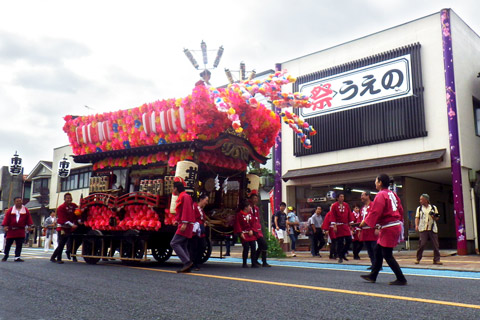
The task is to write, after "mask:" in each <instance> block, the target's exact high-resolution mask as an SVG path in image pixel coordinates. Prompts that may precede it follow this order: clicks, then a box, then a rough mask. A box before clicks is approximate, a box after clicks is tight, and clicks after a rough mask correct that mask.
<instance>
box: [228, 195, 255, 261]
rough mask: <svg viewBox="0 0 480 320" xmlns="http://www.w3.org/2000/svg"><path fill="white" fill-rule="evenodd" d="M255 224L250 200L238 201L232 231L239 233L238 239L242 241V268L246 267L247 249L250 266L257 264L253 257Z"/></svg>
mask: <svg viewBox="0 0 480 320" xmlns="http://www.w3.org/2000/svg"><path fill="white" fill-rule="evenodd" d="M254 230H255V225H254V221H253V216H252V208H251V206H250V202H248V201H247V200H243V201H242V202H241V203H240V210H239V211H238V212H237V214H236V216H235V225H234V228H233V231H234V232H235V233H236V234H239V235H240V240H241V241H242V246H243V251H242V259H243V264H242V268H247V258H248V251H249V250H250V260H251V262H252V268H258V264H255V263H254V258H255V241H257V237H256V236H255V233H254Z"/></svg>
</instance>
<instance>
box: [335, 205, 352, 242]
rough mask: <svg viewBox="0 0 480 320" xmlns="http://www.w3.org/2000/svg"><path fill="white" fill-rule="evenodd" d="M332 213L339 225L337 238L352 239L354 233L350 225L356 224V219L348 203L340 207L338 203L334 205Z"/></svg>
mask: <svg viewBox="0 0 480 320" xmlns="http://www.w3.org/2000/svg"><path fill="white" fill-rule="evenodd" d="M331 211H332V214H333V218H332V219H333V222H335V224H336V225H337V238H340V237H347V236H348V237H351V236H352V232H351V231H350V226H349V223H350V222H354V221H355V218H354V217H353V214H352V211H351V210H350V207H349V206H348V203H346V202H343V204H342V205H340V203H338V201H337V202H335V203H334V204H332V208H331Z"/></svg>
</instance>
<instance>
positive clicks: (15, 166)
mask: <svg viewBox="0 0 480 320" xmlns="http://www.w3.org/2000/svg"><path fill="white" fill-rule="evenodd" d="M9 171H10V174H11V175H12V176H18V175H19V174H20V173H22V158H20V157H19V156H18V154H17V151H15V154H14V155H13V157H12V160H11V162H10V167H9Z"/></svg>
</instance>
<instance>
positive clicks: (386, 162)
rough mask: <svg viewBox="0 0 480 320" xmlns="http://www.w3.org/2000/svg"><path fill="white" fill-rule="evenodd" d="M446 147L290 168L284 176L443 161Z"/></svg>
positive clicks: (302, 176) (285, 177)
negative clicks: (326, 164)
mask: <svg viewBox="0 0 480 320" xmlns="http://www.w3.org/2000/svg"><path fill="white" fill-rule="evenodd" d="M445 152H446V150H445V149H441V150H434V151H427V152H419V153H412V154H405V155H401V156H394V157H385V158H377V159H371V160H361V161H354V162H347V163H339V164H331V165H328V166H321V167H313V168H305V169H296V170H288V171H287V173H285V174H284V175H283V176H282V179H283V180H284V181H288V180H290V179H301V178H306V177H312V176H321V175H331V174H335V173H345V172H350V171H358V170H371V169H380V168H388V167H397V166H405V165H414V164H420V163H427V162H441V161H443V157H444V156H445Z"/></svg>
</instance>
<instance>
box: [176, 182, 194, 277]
mask: <svg viewBox="0 0 480 320" xmlns="http://www.w3.org/2000/svg"><path fill="white" fill-rule="evenodd" d="M175 179H176V180H175V182H174V183H173V194H174V195H178V198H177V202H176V206H175V218H176V224H177V232H176V233H175V235H174V236H173V239H172V241H170V246H171V247H172V249H173V250H174V251H175V253H176V254H177V256H178V257H179V258H180V260H181V261H182V263H183V267H182V268H181V269H179V270H177V272H178V273H186V272H190V271H191V269H192V266H193V262H192V260H191V257H190V254H189V252H188V239H190V238H192V236H193V232H192V230H193V225H194V224H195V212H194V211H193V200H192V197H191V196H190V195H189V194H188V193H187V192H185V185H184V182H183V179H181V178H178V177H176V178H175Z"/></svg>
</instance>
